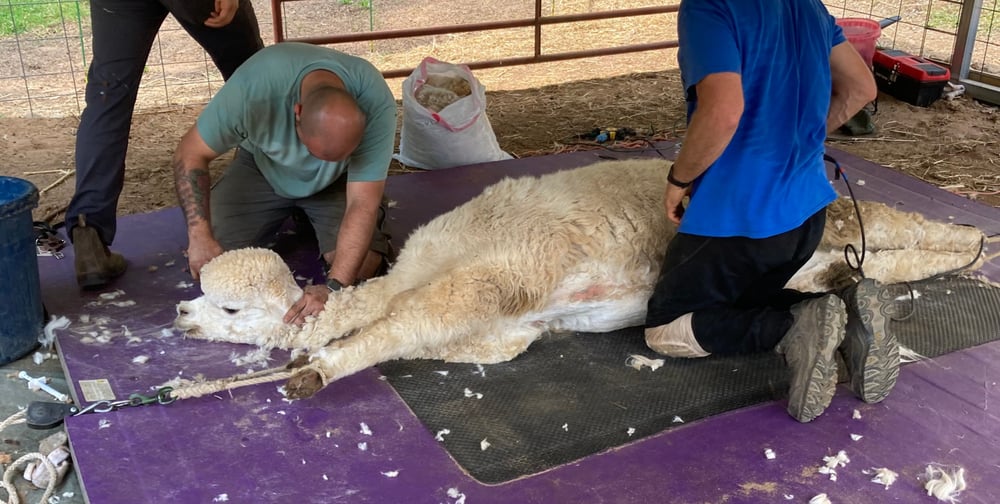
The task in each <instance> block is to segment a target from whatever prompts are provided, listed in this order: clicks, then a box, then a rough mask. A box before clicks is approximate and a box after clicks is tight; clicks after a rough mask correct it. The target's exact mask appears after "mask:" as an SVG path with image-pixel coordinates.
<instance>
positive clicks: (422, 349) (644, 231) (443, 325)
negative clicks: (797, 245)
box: [176, 159, 982, 384]
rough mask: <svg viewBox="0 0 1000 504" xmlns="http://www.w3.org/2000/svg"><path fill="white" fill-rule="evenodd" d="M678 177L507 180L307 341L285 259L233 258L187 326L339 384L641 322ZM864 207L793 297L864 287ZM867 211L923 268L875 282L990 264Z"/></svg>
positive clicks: (887, 266) (185, 315) (442, 221)
mask: <svg viewBox="0 0 1000 504" xmlns="http://www.w3.org/2000/svg"><path fill="white" fill-rule="evenodd" d="M669 167H670V163H669V162H668V161H665V160H660V159H646V160H626V161H606V162H600V163H596V164H593V165H589V166H585V167H582V168H577V169H572V170H565V171H561V172H557V173H553V174H548V175H543V176H541V177H523V178H518V179H510V178H507V179H504V180H502V181H500V182H498V183H496V184H494V185H492V186H490V187H488V188H486V190H484V191H483V193H482V194H480V195H479V196H477V197H476V198H474V199H472V200H471V201H469V202H467V203H465V204H463V205H461V206H459V207H458V208H456V209H454V210H452V211H450V212H447V213H445V214H443V215H440V216H438V217H436V218H435V219H433V220H432V221H430V222H429V223H427V224H426V225H424V226H422V227H420V228H419V229H417V230H415V231H414V232H413V234H412V235H411V236H410V237H409V239H408V240H407V242H406V244H405V246H404V247H403V248H402V250H401V251H400V253H399V257H398V260H397V261H396V263H395V264H394V265H393V267H392V269H391V270H390V271H389V272H388V273H387V274H386V275H385V276H383V277H379V278H374V279H371V280H369V281H368V282H366V283H364V284H362V285H360V286H358V287H353V288H346V289H344V290H341V291H338V292H334V293H332V294H331V295H330V298H329V300H328V301H327V304H326V307H325V309H324V310H323V312H321V313H320V314H319V316H317V317H316V318H315V319H311V320H308V321H307V322H306V323H305V324H303V326H302V327H301V328H299V327H296V326H290V325H285V324H283V323H282V317H283V315H284V314H285V311H286V310H287V308H288V307H289V306H290V305H291V304H292V303H293V302H294V301H295V300H297V299H298V298H299V296H301V290H300V289H299V288H298V286H296V285H295V282H294V279H293V277H292V275H291V273H290V272H289V270H288V268H287V266H286V265H285V264H284V263H283V262H282V260H281V259H280V257H278V255H277V254H275V253H274V252H271V251H267V250H264V249H245V250H236V251H231V252H226V253H225V254H222V255H221V256H219V257H217V258H216V259H214V260H213V261H212V262H210V263H209V264H207V265H206V266H205V268H204V269H203V272H202V290H203V291H204V293H205V294H204V295H203V296H202V297H200V298H198V299H196V300H194V301H190V302H182V303H180V304H179V305H178V317H177V320H176V326H177V327H178V328H180V329H182V330H184V331H186V334H187V335H188V336H191V337H196V338H204V339H210V340H223V341H231V342H242V343H250V344H256V345H261V346H265V347H281V348H286V349H295V350H306V351H308V352H309V353H310V358H311V363H310V365H311V366H314V367H317V368H318V369H319V370H321V372H322V374H323V376H324V384H325V383H328V381H330V380H335V379H338V378H342V377H344V376H347V375H350V374H352V373H355V372H357V371H360V370H362V369H365V368H368V367H370V366H373V365H376V364H378V363H380V362H383V361H387V360H391V359H401V358H428V359H442V360H445V361H451V362H472V363H482V364H485V363H496V362H502V361H506V360H509V359H512V358H514V357H515V356H517V355H518V354H520V353H521V352H523V351H524V350H525V349H527V347H528V346H529V345H530V344H531V343H532V342H533V341H534V340H535V339H537V338H538V337H539V336H540V335H541V334H543V333H544V332H546V331H580V332H603V331H612V330H616V329H620V328H624V327H631V326H636V325H641V324H642V323H643V322H644V320H645V315H646V303H647V300H648V298H649V296H650V294H651V292H652V288H653V285H654V283H655V281H656V278H657V275H658V273H659V269H660V265H661V263H662V260H663V254H664V252H665V251H666V247H667V243H668V241H669V240H670V239H671V238H672V237H673V235H674V233H675V228H674V226H673V224H671V223H670V222H669V221H668V220H667V219H666V216H665V212H664V207H663V194H664V191H665V187H666V186H665V184H666V174H667V170H668V169H669ZM851 208H853V207H852V206H851V203H850V202H849V201H846V200H838V201H837V202H835V203H834V204H833V205H831V207H830V210H829V212H830V213H831V215H835V216H836V218H835V219H834V218H831V219H829V220H828V224H827V232H828V233H829V234H830V236H825V237H824V241H823V244H822V245H821V247H820V250H818V251H817V253H816V256H814V258H813V260H812V261H811V262H810V264H808V265H807V266H806V267H804V268H803V269H802V270H801V271H800V272H799V273H798V274H797V275H796V277H795V278H793V279H792V281H791V282H789V286H790V287H799V288H803V287H806V288H807V290H828V289H831V288H833V287H836V286H839V285H843V284H844V283H846V282H848V281H850V277H851V274H852V272H851V271H850V270H849V269H848V268H846V266H844V265H843V261H844V260H843V251H842V250H840V247H842V245H843V244H844V243H846V242H848V241H852V240H851V234H850V228H851V225H850V220H851V214H850V212H848V211H847V210H848V209H851ZM863 211H864V212H866V215H865V217H864V219H865V227H866V230H867V231H868V240H867V243H868V246H869V247H870V248H871V252H874V251H876V250H886V251H888V252H892V253H893V254H897V253H898V254H899V255H901V256H902V257H906V258H911V259H919V260H905V261H904V260H902V259H901V258H900V257H897V256H896V255H893V254H887V255H885V258H886V260H882V256H876V255H874V254H870V255H869V258H868V259H867V261H866V263H865V265H866V273H867V272H868V268H867V267H870V268H871V270H872V271H876V272H877V275H869V276H874V277H875V278H878V279H880V280H881V279H882V278H881V277H880V276H879V275H883V276H884V278H891V279H894V280H893V281H897V280H899V279H906V280H918V279H921V278H925V277H927V276H930V275H933V274H936V273H940V272H942V271H946V270H949V269H952V268H955V267H958V266H961V265H963V264H964V263H967V262H970V261H971V260H972V259H974V258H975V257H976V254H977V253H978V244H979V240H980V239H981V237H982V234H981V233H980V232H979V231H978V230H976V229H973V228H968V227H960V226H952V225H948V224H940V223H936V222H929V221H926V220H924V219H922V218H921V219H916V218H915V217H914V216H913V215H912V214H905V213H903V212H899V211H896V210H893V209H892V208H889V207H887V206H885V205H881V204H876V203H866V204H865V205H864V209H863ZM838 212H839V213H838ZM855 220H856V219H855ZM834 221H836V222H834ZM843 221H847V222H848V224H846V225H845V224H844V222H843ZM831 228H835V231H836V232H835V233H834V232H831ZM942 234H944V236H943V235H942ZM853 243H855V244H856V245H855V246H857V247H860V239H854V240H853ZM938 259H940V260H938ZM869 261H870V263H869ZM894 264H901V265H902V267H901V268H895V267H894V266H893V265H894Z"/></svg>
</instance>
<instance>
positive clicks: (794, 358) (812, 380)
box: [776, 294, 847, 422]
mask: <svg viewBox="0 0 1000 504" xmlns="http://www.w3.org/2000/svg"><path fill="white" fill-rule="evenodd" d="M792 316H793V317H794V318H795V320H794V322H793V323H792V327H791V328H790V329H789V330H788V333H787V334H785V337H784V338H782V340H781V342H780V343H778V347H777V348H776V350H777V351H778V352H779V353H781V354H784V356H785V362H786V363H787V364H788V367H789V368H790V369H791V374H792V376H791V383H790V384H789V390H788V414H790V415H791V416H793V417H794V418H795V419H796V420H798V421H800V422H808V421H810V420H812V419H814V418H816V417H817V416H819V415H820V414H821V413H823V411H824V410H825V409H826V407H827V406H829V405H830V401H832V400H833V395H834V392H836V388H837V358H836V357H837V347H838V346H840V343H841V342H842V341H843V340H844V333H845V326H846V325H847V311H846V310H845V307H844V302H843V301H841V300H840V298H838V297H837V296H835V295H833V294H828V295H826V296H824V297H821V298H817V299H810V300H808V301H803V302H801V303H799V304H797V305H795V306H793V307H792Z"/></svg>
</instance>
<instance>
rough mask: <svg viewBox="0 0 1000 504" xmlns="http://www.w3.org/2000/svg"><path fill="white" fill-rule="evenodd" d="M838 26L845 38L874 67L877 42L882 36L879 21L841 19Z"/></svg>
mask: <svg viewBox="0 0 1000 504" xmlns="http://www.w3.org/2000/svg"><path fill="white" fill-rule="evenodd" d="M837 25H838V26H840V28H841V29H843V30H844V37H846V38H847V41H848V42H850V43H851V45H853V46H854V48H855V49H857V50H858V52H859V53H861V57H862V58H863V59H864V60H865V63H867V64H868V66H872V58H874V57H875V42H876V41H878V38H879V37H880V36H881V35H882V27H881V26H879V23H878V21H872V20H871V19H864V18H841V19H838V20H837Z"/></svg>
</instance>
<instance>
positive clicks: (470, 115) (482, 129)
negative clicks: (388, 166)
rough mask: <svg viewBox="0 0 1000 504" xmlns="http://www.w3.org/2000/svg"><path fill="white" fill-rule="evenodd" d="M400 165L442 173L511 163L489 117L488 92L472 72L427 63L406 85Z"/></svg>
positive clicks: (419, 68) (422, 64) (432, 61)
mask: <svg viewBox="0 0 1000 504" xmlns="http://www.w3.org/2000/svg"><path fill="white" fill-rule="evenodd" d="M394 157H395V158H396V159H397V160H399V162H400V163H403V164H404V165H406V166H412V167H414V168H422V169H425V170H437V169H441V168H451V167H454V166H462V165H469V164H476V163H485V162H489V161H500V160H502V159H511V157H512V156H511V155H510V154H507V153H506V152H504V151H502V150H501V149H500V145H499V144H498V143H497V139H496V135H495V134H494V133H493V126H492V125H491V124H490V120H489V118H488V117H487V116H486V89H485V88H483V86H482V84H480V82H479V81H478V80H477V79H476V78H475V76H473V75H472V72H471V71H470V70H469V67H468V66H465V65H455V64H452V63H445V62H442V61H438V60H436V59H434V58H430V57H428V58H424V60H423V61H422V62H421V63H420V65H419V66H418V67H417V68H416V69H415V70H414V71H413V73H411V74H410V76H409V77H407V78H406V80H404V81H403V126H402V129H401V130H400V134H399V154H397V155H395V156H394Z"/></svg>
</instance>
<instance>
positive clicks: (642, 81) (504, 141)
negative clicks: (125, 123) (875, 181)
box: [0, 0, 1000, 223]
mask: <svg viewBox="0 0 1000 504" xmlns="http://www.w3.org/2000/svg"><path fill="white" fill-rule="evenodd" d="M456 1H459V0H456ZM460 2H461V5H462V6H465V7H468V8H463V9H457V10H455V12H454V14H455V16H457V17H456V18H455V19H454V20H450V21H454V22H455V23H459V22H477V21H484V20H492V19H513V18H521V17H524V16H529V17H530V15H531V12H530V9H529V12H521V11H516V12H515V11H512V10H509V9H508V10H503V9H500V10H497V9H493V10H490V9H491V8H490V7H489V6H494V5H499V4H489V3H484V2H482V1H481V0H460ZM639 3H640V4H644V5H645V4H647V3H648V4H649V5H655V4H656V2H653V0H642V1H641V2H639ZM254 4H255V5H256V9H257V12H258V18H259V19H260V21H261V33H262V36H264V38H265V43H267V44H269V43H271V42H272V39H271V37H272V36H271V30H272V28H271V24H270V22H271V19H270V15H269V7H268V5H267V3H266V2H264V1H263V0H254ZM619 4H621V5H619ZM633 4H635V2H634V1H632V2H624V3H623V0H622V1H619V0H614V1H612V2H611V4H608V5H605V4H603V3H602V4H601V8H616V7H617V8H621V7H635V6H637V5H633ZM332 5H333V6H331V3H330V2H325V3H323V2H319V0H303V1H301V2H292V3H289V4H287V5H286V6H285V9H286V11H287V12H286V14H287V16H288V17H287V19H286V25H287V27H288V28H289V32H290V33H291V35H293V36H307V35H317V34H324V33H329V32H330V29H329V26H340V27H344V28H345V29H347V28H349V29H351V30H355V29H357V28H358V27H357V26H354V25H357V24H358V23H361V24H362V25H365V24H366V23H367V22H368V20H369V18H368V16H362V17H361V18H358V16H357V15H356V14H357V12H354V14H352V15H347V14H345V12H344V10H343V9H344V8H343V7H336V5H340V4H337V3H333V4H332ZM484 5H485V6H487V7H484ZM518 5H520V4H518ZM595 5H596V4H594V2H592V0H553V1H552V2H551V4H546V7H545V8H546V9H548V10H551V12H554V13H556V14H566V13H571V12H589V11H591V10H593V9H594V8H595ZM473 7H476V9H478V10H476V9H473ZM521 7H524V6H521ZM296 9H298V10H300V11H302V12H299V13H298V14H296V12H295V10H296ZM379 9H380V10H379V11H378V12H377V14H378V15H377V17H374V18H372V19H373V20H374V22H375V23H376V26H375V28H376V29H397V28H401V27H405V26H407V25H410V26H434V25H439V24H440V23H441V21H440V20H439V19H431V18H428V19H424V18H426V17H427V16H429V15H433V12H429V11H428V10H427V9H417V8H415V6H414V5H410V4H406V3H404V2H397V1H389V2H382V3H379ZM483 9H486V11H483ZM522 10H523V9H522ZM481 11H483V12H481ZM296 16H298V17H296ZM422 16H423V17H422ZM657 16H660V17H657ZM315 19H324V20H326V21H327V22H326V23H323V24H322V26H320V25H316V23H309V22H308V21H309V20H315ZM674 21H675V18H673V17H672V16H669V15H655V16H647V17H642V18H636V19H634V20H628V21H623V22H624V23H626V24H624V25H614V24H609V23H610V22H592V23H584V24H582V25H579V26H574V27H564V28H562V30H563V32H562V33H560V32H555V33H554V34H553V35H551V36H548V37H547V38H546V39H545V41H546V47H545V51H546V52H564V51H570V50H579V49H582V48H585V47H589V46H588V45H587V44H589V43H590V42H593V40H594V39H600V41H601V42H606V43H604V44H603V45H604V46H613V45H620V44H624V43H643V42H651V41H657V40H664V39H666V38H673V37H675V36H676V28H675V26H674V24H673V23H674ZM169 24H170V23H169V22H168V25H165V26H164V28H163V30H161V33H160V37H159V40H158V44H159V46H158V47H157V48H155V49H154V54H153V55H152V57H151V59H150V62H149V66H150V68H151V69H152V71H151V72H150V75H149V76H148V78H144V81H143V86H142V87H140V107H143V108H144V110H143V111H142V112H140V113H138V114H137V115H136V116H135V117H134V120H133V128H132V135H131V141H130V145H129V152H128V159H127V162H126V164H127V170H126V181H125V189H124V191H123V192H122V195H121V199H120V201H119V209H120V214H122V215H126V214H131V213H139V212H147V211H151V210H156V209H161V208H164V207H169V206H173V205H175V204H176V197H175V195H174V189H173V180H172V173H171V169H170V162H169V161H170V157H171V155H172V153H173V150H174V148H175V147H176V144H177V142H178V140H179V139H180V137H181V135H182V134H183V133H184V132H185V131H186V130H187V129H188V128H189V127H190V126H191V125H192V124H193V123H194V121H195V118H196V117H197V114H198V112H199V111H200V110H201V105H198V103H203V102H204V100H203V99H201V100H199V99H198V98H197V96H195V97H194V98H193V99H192V100H190V101H189V102H188V103H195V104H194V105H191V104H188V105H167V106H162V107H158V108H155V107H154V108H150V107H149V106H143V100H144V99H146V98H145V97H154V98H155V96H154V95H156V93H157V92H161V93H162V84H161V83H160V82H159V81H157V79H160V80H163V79H161V78H160V77H157V75H158V70H157V68H158V67H157V65H158V64H160V63H163V62H165V58H166V57H167V55H176V54H181V53H185V54H186V53H191V54H194V56H191V59H192V60H198V59H199V58H203V56H201V55H202V54H203V53H201V52H200V51H201V50H200V48H198V46H197V44H194V43H193V42H192V41H191V39H190V37H188V36H187V35H186V34H185V33H184V32H183V31H182V30H179V29H177V27H176V26H174V27H170V26H169ZM324 26H325V27H326V28H324ZM362 28H363V26H362ZM84 30H85V33H84V34H83V35H84V37H83V40H89V33H86V31H88V30H89V28H87V27H86V26H84ZM574 30H575V31H574ZM524 40H529V41H530V37H528V39H524V37H515V36H513V35H512V34H510V33H507V34H505V33H500V34H495V35H487V34H486V33H471V34H464V35H445V36H438V37H431V38H429V39H427V40H418V41H417V42H419V43H407V44H399V43H392V44H389V45H386V44H387V42H379V43H373V44H372V45H371V47H370V48H369V49H370V57H369V59H371V60H372V61H373V62H375V63H376V66H378V67H379V68H381V69H383V70H388V69H394V68H404V67H406V66H407V65H411V66H412V65H415V64H416V63H417V62H419V61H420V59H422V58H423V57H424V56H427V55H433V56H434V57H436V58H438V59H441V60H443V61H475V60H482V59H490V58H494V57H498V54H523V50H524V49H525V48H521V47H520V45H521V44H523V43H524ZM515 46H516V47H515ZM63 50H64V51H65V49H63ZM527 50H529V51H530V44H529V47H528V48H527ZM470 51H471V52H470ZM484 51H485V52H484ZM491 51H496V52H497V54H493V53H492V52H491ZM42 57H43V55H41V54H39V55H38V58H42ZM45 57H48V56H45ZM0 59H2V58H0ZM171 65H172V66H171V68H175V69H177V71H179V72H181V73H179V74H177V75H175V76H171V77H169V79H168V80H173V81H178V82H186V79H187V80H191V81H197V80H198V79H201V81H202V86H201V87H202V88H204V87H205V86H204V83H205V79H206V78H207V79H209V80H211V79H213V77H212V75H211V73H212V72H213V71H214V69H211V68H210V67H211V65H210V64H206V63H205V62H204V61H201V62H200V63H198V62H195V63H192V64H190V65H188V66H185V65H180V64H171ZM675 66H676V52H675V51H674V50H658V51H648V52H640V53H631V54H625V55H618V56H608V57H602V58H585V59H578V60H571V61H564V62H556V63H545V64H535V65H524V66H512V67H505V68H498V69H488V70H478V71H476V72H475V74H476V77H477V78H478V79H479V80H480V81H481V82H482V83H483V84H484V85H485V87H486V89H487V105H488V108H487V115H488V117H489V120H490V122H491V123H492V125H493V129H494V131H495V133H496V136H497V139H498V141H499V143H500V147H501V148H502V149H504V150H505V151H507V152H509V153H511V154H513V155H514V156H516V157H526V156H539V155H545V154H550V153H557V152H563V151H567V150H574V149H584V148H594V147H595V146H594V145H586V144H585V143H584V142H581V141H580V140H579V139H578V138H576V136H577V135H579V134H582V133H587V132H590V131H591V130H593V129H594V128H603V127H618V128H623V127H628V128H633V129H636V130H641V131H643V132H645V133H647V136H650V137H654V138H670V139H677V138H681V137H682V136H683V134H684V124H685V117H684V103H683V94H682V91H681V84H680V77H679V73H678V71H677V70H676V68H674V67H675ZM206 68H207V69H208V70H206ZM206 71H207V72H208V76H207V77H206ZM185 72H186V73H185ZM188 74H190V75H188ZM164 77H167V76H166V74H164ZM401 83H402V80H401V79H393V80H390V82H389V84H390V87H391V89H393V91H394V92H395V93H396V94H397V98H399V97H400V95H401V93H400V89H401ZM76 86H77V88H78V90H82V81H81V82H77V83H76ZM197 87H198V86H192V89H194V88H197ZM180 93H181V90H180V89H173V90H171V91H170V94H171V96H172V98H171V99H170V100H168V101H173V100H176V99H179V98H178V97H179V96H180ZM68 99H70V100H73V99H75V97H71V98H68ZM154 103H155V102H154ZM400 110H401V108H400ZM401 113H402V112H401V111H400V114H401ZM998 121H1000V112H998V109H997V108H996V107H993V106H989V105H984V104H981V103H978V102H976V101H973V100H970V99H968V98H964V97H963V98H959V99H957V100H955V101H951V102H947V101H939V102H937V103H935V104H934V105H933V106H931V107H929V108H918V107H913V106H910V105H908V104H905V103H902V102H899V101H897V100H895V99H893V98H891V97H889V96H883V97H881V98H880V99H879V101H878V113H877V114H876V115H875V122H876V125H877V131H876V133H875V134H874V135H871V136H868V137H856V138H847V139H831V140H830V142H829V143H830V145H831V146H833V147H836V148H839V149H843V150H846V151H849V152H851V153H854V154H856V155H859V156H861V157H864V158H865V159H868V160H871V161H874V162H876V163H879V164H882V165H886V166H889V167H891V168H893V169H896V170H899V171H902V172H905V173H908V174H910V175H913V176H915V177H918V178H921V179H923V180H926V181H928V182H930V183H932V184H935V185H937V186H940V187H943V188H946V189H947V190H950V191H953V192H956V193H960V194H962V195H964V196H966V197H968V198H971V199H978V200H981V201H983V202H985V203H987V204H991V205H994V206H1000V166H998V163H1000V145H998V142H1000V134H998V133H1000V123H998ZM78 122H79V120H78V117H76V116H64V117H55V118H50V117H32V118H23V117H12V116H10V115H9V113H4V114H0V175H8V176H15V177H21V178H25V179H28V180H30V181H32V182H33V183H34V184H36V185H37V186H38V187H39V189H40V190H41V192H42V197H41V203H40V205H39V207H38V209H37V210H36V211H35V219H36V220H49V221H51V222H53V223H55V222H58V221H60V220H61V219H62V218H63V215H62V213H63V210H64V208H65V206H66V205H67V204H68V203H69V200H70V198H71V196H72V193H73V188H74V183H75V178H74V176H73V174H72V172H70V171H67V170H72V168H73V150H74V135H75V133H76V127H77V124H78ZM775 134H776V135H781V134H783V133H782V132H781V131H780V130H776V131H775ZM397 145H398V143H397ZM227 158H228V157H227V156H224V157H223V158H222V159H220V160H219V161H216V163H214V165H213V175H214V176H217V175H218V174H219V173H221V170H223V169H224V167H225V160H226V159H227ZM406 171H410V170H409V169H407V168H406V167H402V166H399V165H398V164H397V163H395V162H394V164H393V166H392V167H391V173H393V174H396V173H402V172H406Z"/></svg>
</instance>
